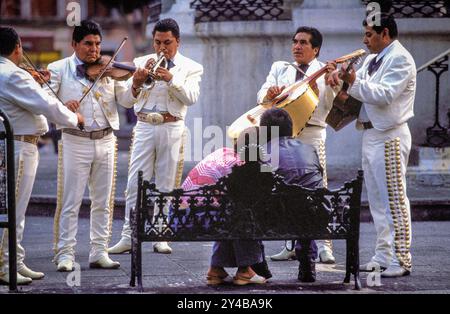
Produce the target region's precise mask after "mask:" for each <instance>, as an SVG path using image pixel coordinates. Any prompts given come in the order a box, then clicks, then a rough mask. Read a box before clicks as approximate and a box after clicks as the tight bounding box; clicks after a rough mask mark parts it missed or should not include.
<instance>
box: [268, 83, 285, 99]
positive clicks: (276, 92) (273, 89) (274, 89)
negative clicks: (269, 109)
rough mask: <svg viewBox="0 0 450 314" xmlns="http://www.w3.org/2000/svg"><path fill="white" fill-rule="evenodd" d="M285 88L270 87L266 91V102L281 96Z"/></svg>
mask: <svg viewBox="0 0 450 314" xmlns="http://www.w3.org/2000/svg"><path fill="white" fill-rule="evenodd" d="M285 87H286V86H271V87H269V89H268V90H267V94H266V98H267V99H268V100H272V99H274V98H275V97H277V96H278V95H280V94H281V92H282V91H283V90H284V89H285Z"/></svg>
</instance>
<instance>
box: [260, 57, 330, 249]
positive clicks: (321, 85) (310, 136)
mask: <svg viewBox="0 0 450 314" xmlns="http://www.w3.org/2000/svg"><path fill="white" fill-rule="evenodd" d="M324 66H325V64H324V63H322V62H320V61H318V60H317V59H313V60H312V61H311V62H310V63H309V67H308V69H307V71H306V75H311V74H313V73H314V72H316V71H318V70H320V69H321V68H322V67H324ZM296 74H297V70H296V69H295V68H294V67H293V66H291V65H288V62H286V61H277V62H275V63H273V64H272V68H271V69H270V72H269V75H268V76H267V78H266V82H265V83H264V84H263V86H262V87H261V89H260V90H259V92H258V95H257V98H258V99H257V100H258V104H261V103H262V102H263V101H264V98H265V96H266V94H267V90H268V89H269V88H270V87H271V86H286V87H287V86H289V85H292V84H294V83H295V78H296ZM316 84H317V88H318V90H319V104H318V106H317V108H316V110H315V111H314V113H313V115H312V117H311V119H310V120H309V122H308V125H307V127H305V128H304V129H303V132H302V133H301V134H300V135H299V136H298V139H300V140H301V141H302V142H303V143H306V144H310V145H313V146H314V147H315V148H316V150H317V154H318V155H319V159H320V163H321V165H322V168H323V171H324V173H323V180H324V185H325V186H327V172H326V153H325V140H326V136H327V133H326V127H327V124H326V122H325V119H326V117H327V115H328V113H329V112H330V110H331V107H332V106H333V100H334V98H335V96H336V92H335V91H334V90H333V88H331V87H329V86H326V85H325V78H324V76H321V77H320V78H319V79H318V80H317V81H316ZM316 243H317V245H318V250H319V253H320V252H321V251H323V250H327V251H329V252H330V253H331V241H328V240H326V241H322V240H318V241H316Z"/></svg>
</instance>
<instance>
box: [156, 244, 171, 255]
mask: <svg viewBox="0 0 450 314" xmlns="http://www.w3.org/2000/svg"><path fill="white" fill-rule="evenodd" d="M153 252H155V253H161V254H170V253H172V248H171V247H170V246H169V244H168V243H167V242H156V243H155V244H153Z"/></svg>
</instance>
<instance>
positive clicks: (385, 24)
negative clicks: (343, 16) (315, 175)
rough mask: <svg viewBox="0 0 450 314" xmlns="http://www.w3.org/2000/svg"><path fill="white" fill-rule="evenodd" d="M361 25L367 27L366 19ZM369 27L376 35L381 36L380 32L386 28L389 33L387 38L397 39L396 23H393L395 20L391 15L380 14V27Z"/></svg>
mask: <svg viewBox="0 0 450 314" xmlns="http://www.w3.org/2000/svg"><path fill="white" fill-rule="evenodd" d="M375 14H380V13H375ZM362 24H363V26H364V27H368V26H369V23H368V21H367V17H366V18H365V19H364V21H363V23H362ZM371 27H372V29H373V30H374V31H375V32H376V33H377V34H381V32H382V31H383V30H384V29H385V28H387V29H388V31H389V37H391V38H393V39H394V38H397V36H398V29H397V23H396V22H395V19H394V17H393V16H392V15H391V14H386V13H381V14H380V25H373V26H371Z"/></svg>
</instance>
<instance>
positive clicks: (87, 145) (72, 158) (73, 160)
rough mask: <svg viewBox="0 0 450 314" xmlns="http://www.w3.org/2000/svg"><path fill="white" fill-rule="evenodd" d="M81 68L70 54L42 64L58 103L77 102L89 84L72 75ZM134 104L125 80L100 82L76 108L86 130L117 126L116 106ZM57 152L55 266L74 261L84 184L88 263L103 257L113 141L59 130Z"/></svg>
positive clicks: (113, 162) (110, 198)
mask: <svg viewBox="0 0 450 314" xmlns="http://www.w3.org/2000/svg"><path fill="white" fill-rule="evenodd" d="M77 64H81V61H79V60H78V59H77V58H76V56H75V54H73V55H72V56H71V57H68V58H65V59H62V60H59V61H56V62H54V63H51V64H50V65H49V66H48V69H49V70H50V72H51V82H52V83H51V87H52V89H53V90H54V91H55V92H56V93H57V94H58V96H59V97H60V98H61V99H62V100H63V101H64V102H66V101H68V100H80V99H81V97H82V95H83V94H84V93H85V91H86V90H87V89H88V87H89V86H90V85H91V84H92V82H89V81H88V80H87V79H86V78H83V77H79V76H78V75H77V71H76V66H77ZM134 102H135V99H134V98H133V96H132V94H131V88H129V87H128V85H127V84H126V82H118V81H114V80H111V79H109V78H103V79H101V80H100V81H99V83H98V84H97V85H96V87H94V89H93V90H92V91H91V92H90V93H89V94H88V95H87V97H86V98H85V99H84V100H83V102H82V103H81V104H80V108H79V110H78V111H79V112H80V113H81V114H82V115H83V116H84V118H85V128H86V131H89V132H90V131H96V130H106V129H109V128H112V129H114V130H117V129H118V128H119V116H118V113H117V105H118V104H121V105H123V106H124V107H127V108H131V107H132V106H133V104H134ZM59 147H60V150H59V165H58V202H57V208H56V213H55V222H54V229H55V230H54V237H55V243H54V249H55V259H54V262H55V263H59V262H61V261H62V260H64V259H70V260H72V261H74V259H75V245H76V234H77V228H78V213H79V209H80V205H81V202H82V199H83V194H84V191H85V188H86V184H88V186H89V193H90V199H91V228H90V243H91V250H90V253H89V262H90V263H93V262H96V261H98V260H99V259H100V258H102V257H104V256H107V247H108V241H109V237H110V231H111V230H110V229H111V223H112V215H113V207H114V186H115V166H116V158H117V149H116V138H115V136H114V134H113V133H109V134H108V135H106V136H104V137H103V138H100V139H91V138H89V137H81V136H77V135H72V134H68V133H65V132H63V134H62V139H61V142H60V145H59Z"/></svg>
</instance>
